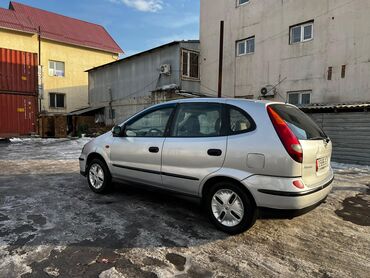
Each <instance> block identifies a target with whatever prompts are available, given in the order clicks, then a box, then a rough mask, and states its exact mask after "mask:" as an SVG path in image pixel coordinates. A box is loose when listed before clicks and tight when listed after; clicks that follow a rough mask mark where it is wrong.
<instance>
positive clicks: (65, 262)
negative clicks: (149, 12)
mask: <svg viewBox="0 0 370 278" xmlns="http://www.w3.org/2000/svg"><path fill="white" fill-rule="evenodd" d="M85 142H87V139H79V140H41V139H29V140H13V142H12V143H11V144H0V277H8V278H11V277H174V276H176V277H304V276H310V277H369V273H370V189H369V188H370V168H369V167H360V166H358V167H357V166H353V165H352V166H351V165H344V164H334V168H335V172H336V178H335V182H334V189H333V191H332V193H331V194H330V195H329V197H328V198H327V201H326V203H324V204H322V205H321V206H320V207H318V208H316V209H315V210H313V211H311V212H309V213H307V214H305V215H303V216H300V217H298V218H294V219H292V220H289V219H268V218H265V219H260V220H258V221H257V223H256V225H255V226H254V227H253V228H252V229H251V230H249V231H248V232H246V233H244V234H241V235H238V236H228V235H226V234H224V233H221V232H218V231H217V230H215V229H214V227H213V226H212V225H211V224H210V223H209V222H208V220H207V219H206V217H205V216H204V215H203V214H202V211H201V208H200V206H199V205H198V203H196V202H194V201H191V200H184V199H180V198H178V197H174V196H171V195H168V194H164V193H158V192H151V191H146V190H143V189H138V188H135V187H130V186H120V185H116V190H115V192H114V193H112V194H110V195H106V196H99V195H96V194H94V193H92V192H91V191H90V189H89V188H88V186H87V183H86V180H85V178H83V177H82V176H80V174H79V168H78V161H77V158H78V156H79V153H80V150H81V148H82V146H83V144H84V143H85Z"/></svg>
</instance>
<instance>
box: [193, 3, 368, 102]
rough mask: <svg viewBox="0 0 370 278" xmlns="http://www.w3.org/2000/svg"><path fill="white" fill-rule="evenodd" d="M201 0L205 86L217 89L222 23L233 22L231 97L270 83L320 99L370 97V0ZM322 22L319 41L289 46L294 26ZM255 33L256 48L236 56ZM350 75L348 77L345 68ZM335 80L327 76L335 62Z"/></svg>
mask: <svg viewBox="0 0 370 278" xmlns="http://www.w3.org/2000/svg"><path fill="white" fill-rule="evenodd" d="M236 3H237V1H236V0H231V1H225V0H201V28H200V40H201V61H202V63H201V86H202V89H204V90H205V91H206V92H207V93H211V94H215V91H216V90H217V74H218V51H219V49H218V48H219V46H218V42H219V22H220V20H224V21H225V46H224V47H225V48H224V68H223V72H224V75H223V87H222V89H223V95H224V96H229V97H234V96H252V97H254V98H257V97H259V95H260V89H261V88H262V87H264V86H266V85H268V84H272V85H275V84H277V83H278V82H279V81H280V80H283V79H284V78H286V80H285V81H284V82H282V83H281V85H280V86H278V87H277V89H278V92H279V94H280V95H281V97H280V96H276V98H275V99H276V100H285V98H286V96H287V92H289V91H298V90H312V95H311V102H312V103H340V102H363V101H370V51H369V49H370V29H369V25H370V17H369V14H370V1H365V0H353V1H348V0H335V1H334V0H310V1H307V0H250V1H249V3H247V4H245V5H243V6H239V7H237V5H236ZM309 20H314V35H313V40H312V41H309V42H305V43H298V44H295V45H290V44H289V27H290V26H292V25H295V24H299V23H303V22H306V21H309ZM251 36H255V42H256V43H255V53H254V54H250V55H245V56H241V57H236V49H235V48H236V41H238V40H241V39H245V38H248V37H251ZM342 65H346V77H345V78H344V79H342V78H341V66H342ZM330 66H331V67H333V78H332V80H331V81H328V80H327V70H328V67H330Z"/></svg>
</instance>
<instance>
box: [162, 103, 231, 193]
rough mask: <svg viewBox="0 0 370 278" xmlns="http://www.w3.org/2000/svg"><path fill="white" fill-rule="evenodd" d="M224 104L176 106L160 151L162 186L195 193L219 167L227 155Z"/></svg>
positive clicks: (185, 104) (184, 104) (186, 104)
mask: <svg viewBox="0 0 370 278" xmlns="http://www.w3.org/2000/svg"><path fill="white" fill-rule="evenodd" d="M223 114H224V109H223V105H222V104H220V103H206V102H203V103H182V104H180V105H179V106H178V108H177V111H176V114H175V116H174V120H173V123H172V127H171V130H170V135H169V137H167V138H166V140H165V142H164V145H163V153H162V169H161V172H162V181H163V186H164V188H167V189H170V190H175V191H178V192H182V193H186V194H191V195H198V191H199V185H200V182H201V181H202V180H203V179H204V178H205V177H206V176H207V175H209V174H211V173H213V172H216V171H217V170H219V169H220V168H221V167H222V165H223V162H224V159H225V154H226V144H227V136H225V135H224V132H223V128H222V127H223Z"/></svg>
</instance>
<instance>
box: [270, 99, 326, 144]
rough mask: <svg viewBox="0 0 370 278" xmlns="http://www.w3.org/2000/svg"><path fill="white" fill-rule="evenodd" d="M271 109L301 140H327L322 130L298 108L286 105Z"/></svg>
mask: <svg viewBox="0 0 370 278" xmlns="http://www.w3.org/2000/svg"><path fill="white" fill-rule="evenodd" d="M270 107H272V108H273V109H274V111H275V112H276V113H277V114H278V115H279V116H280V117H281V118H282V119H283V120H284V121H285V122H286V124H287V125H288V126H289V128H290V129H291V130H292V132H293V133H294V135H295V136H297V138H298V139H299V140H316V139H324V138H327V136H326V134H325V133H324V132H323V131H322V130H321V128H320V127H319V126H318V125H317V124H316V123H315V122H314V121H313V120H312V119H311V118H310V117H309V116H307V115H306V114H305V113H303V112H302V111H301V110H299V109H298V108H296V107H294V106H290V105H284V104H272V105H270Z"/></svg>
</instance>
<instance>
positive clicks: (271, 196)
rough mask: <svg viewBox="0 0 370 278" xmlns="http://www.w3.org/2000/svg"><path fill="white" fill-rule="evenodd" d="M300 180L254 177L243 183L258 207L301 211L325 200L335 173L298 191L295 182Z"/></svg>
mask: <svg viewBox="0 0 370 278" xmlns="http://www.w3.org/2000/svg"><path fill="white" fill-rule="evenodd" d="M299 179H300V178H281V177H266V176H252V177H251V178H248V179H246V180H244V181H243V183H244V184H245V186H246V187H247V188H248V189H249V191H250V192H251V194H252V195H253V197H254V199H255V201H256V204H257V206H258V207H263V208H271V209H284V210H300V209H304V208H307V207H311V206H314V205H315V204H317V203H320V202H321V201H322V200H324V199H325V198H326V197H327V196H328V194H329V193H330V191H331V189H332V182H333V180H334V175H333V172H331V173H330V175H329V176H328V177H327V178H326V179H325V180H324V181H322V182H321V183H320V184H317V185H316V186H314V187H312V188H304V189H298V188H295V187H294V186H293V181H295V180H299Z"/></svg>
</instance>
